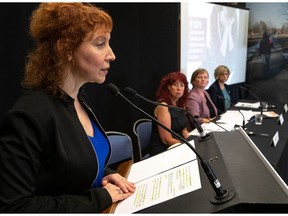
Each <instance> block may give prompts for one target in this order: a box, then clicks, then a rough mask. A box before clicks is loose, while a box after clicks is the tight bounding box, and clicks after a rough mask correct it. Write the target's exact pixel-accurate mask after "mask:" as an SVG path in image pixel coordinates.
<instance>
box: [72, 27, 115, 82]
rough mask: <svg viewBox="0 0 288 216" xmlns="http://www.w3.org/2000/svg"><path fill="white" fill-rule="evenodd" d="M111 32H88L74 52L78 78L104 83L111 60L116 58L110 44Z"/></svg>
mask: <svg viewBox="0 0 288 216" xmlns="http://www.w3.org/2000/svg"><path fill="white" fill-rule="evenodd" d="M109 41H110V33H108V32H106V33H103V32H101V33H99V31H96V32H94V33H93V34H92V35H91V34H88V35H87V36H86V38H85V39H84V40H83V42H82V43H81V44H80V46H79V47H78V49H77V50H76V51H75V52H74V58H75V67H74V68H73V70H74V71H73V72H74V74H76V78H77V79H78V80H79V81H80V82H84V83H86V82H96V83H99V84H101V83H103V82H104V81H105V79H106V75H107V74H108V70H109V68H110V62H111V61H114V60H115V59H116V57H115V55H114V53H113V51H112V49H111V47H110V45H109Z"/></svg>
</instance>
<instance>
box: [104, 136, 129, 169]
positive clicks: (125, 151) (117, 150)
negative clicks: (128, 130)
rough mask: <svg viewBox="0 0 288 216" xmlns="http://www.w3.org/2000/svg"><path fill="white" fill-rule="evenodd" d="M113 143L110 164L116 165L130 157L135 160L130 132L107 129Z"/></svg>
mask: <svg viewBox="0 0 288 216" xmlns="http://www.w3.org/2000/svg"><path fill="white" fill-rule="evenodd" d="M106 135H107V136H108V139H109V141H110V143H111V148H112V149H111V158H110V160H109V162H108V165H115V164H119V163H121V162H124V161H127V160H129V159H132V160H133V151H132V140H131V138H130V136H129V135H128V134H125V133H122V132H118V131H106Z"/></svg>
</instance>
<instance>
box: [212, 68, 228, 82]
mask: <svg viewBox="0 0 288 216" xmlns="http://www.w3.org/2000/svg"><path fill="white" fill-rule="evenodd" d="M225 72H227V73H228V76H230V70H229V68H228V67H226V66H225V65H219V66H218V67H216V68H215V70H214V77H215V79H216V80H218V79H219V76H220V75H221V74H223V73H225Z"/></svg>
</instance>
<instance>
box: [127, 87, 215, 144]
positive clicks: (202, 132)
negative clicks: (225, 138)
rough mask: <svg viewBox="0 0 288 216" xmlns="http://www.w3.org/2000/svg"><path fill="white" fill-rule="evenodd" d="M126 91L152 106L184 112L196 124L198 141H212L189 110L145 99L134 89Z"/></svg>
mask: <svg viewBox="0 0 288 216" xmlns="http://www.w3.org/2000/svg"><path fill="white" fill-rule="evenodd" d="M124 91H125V92H127V93H128V94H130V95H132V96H133V97H135V96H137V97H139V98H141V99H142V100H144V101H146V102H148V103H150V104H153V105H156V106H158V105H159V106H165V107H168V108H172V109H176V110H180V111H184V112H185V113H186V114H188V118H189V121H190V122H192V123H193V124H194V126H195V127H196V129H197V131H198V133H199V134H200V139H199V140H198V141H200V142H202V141H204V140H208V139H210V138H211V137H212V135H211V134H206V133H205V131H204V130H203V128H202V127H201V125H199V123H198V122H197V121H196V119H195V118H194V116H193V115H192V114H191V113H190V112H188V111H187V110H185V109H183V108H181V107H175V106H171V105H168V104H162V103H158V102H155V101H152V100H149V99H148V98H145V97H143V96H142V95H140V94H138V93H137V92H136V91H135V90H134V89H132V88H129V87H126V88H125V90H124Z"/></svg>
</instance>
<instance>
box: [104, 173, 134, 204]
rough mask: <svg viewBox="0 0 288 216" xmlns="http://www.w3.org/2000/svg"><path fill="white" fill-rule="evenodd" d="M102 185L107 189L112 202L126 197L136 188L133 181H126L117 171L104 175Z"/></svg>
mask: <svg viewBox="0 0 288 216" xmlns="http://www.w3.org/2000/svg"><path fill="white" fill-rule="evenodd" d="M102 185H103V187H104V188H106V189H107V190H108V192H109V194H110V196H111V197H112V200H113V202H117V201H118V200H123V199H126V198H127V197H129V196H130V195H131V194H133V193H134V192H135V188H136V187H135V185H134V183H132V182H129V181H127V179H125V178H124V177H122V176H121V175H119V174H118V173H114V174H110V175H107V176H105V177H104V178H103V180H102ZM112 186H114V187H112Z"/></svg>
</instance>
